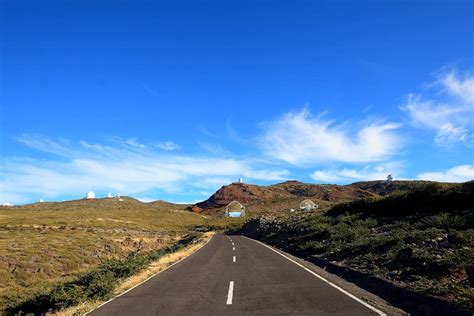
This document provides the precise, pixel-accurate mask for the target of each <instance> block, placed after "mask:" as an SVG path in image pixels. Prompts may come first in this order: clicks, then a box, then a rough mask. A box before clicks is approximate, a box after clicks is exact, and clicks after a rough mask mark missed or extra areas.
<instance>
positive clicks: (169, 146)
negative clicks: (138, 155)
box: [156, 141, 183, 151]
mask: <svg viewBox="0 0 474 316" xmlns="http://www.w3.org/2000/svg"><path fill="white" fill-rule="evenodd" d="M156 146H157V147H158V148H161V149H163V150H168V151H172V150H180V149H181V148H183V147H181V146H180V145H178V144H176V143H175V142H172V141H166V142H161V143H158V144H156Z"/></svg>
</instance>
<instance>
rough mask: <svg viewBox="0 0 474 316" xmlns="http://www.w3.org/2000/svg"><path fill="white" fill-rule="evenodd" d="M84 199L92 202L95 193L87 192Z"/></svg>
mask: <svg viewBox="0 0 474 316" xmlns="http://www.w3.org/2000/svg"><path fill="white" fill-rule="evenodd" d="M86 199H88V200H93V199H95V193H94V192H92V191H89V192H87V195H86Z"/></svg>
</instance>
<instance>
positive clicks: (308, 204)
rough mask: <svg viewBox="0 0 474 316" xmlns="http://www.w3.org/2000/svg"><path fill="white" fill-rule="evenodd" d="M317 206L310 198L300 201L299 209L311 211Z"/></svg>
mask: <svg viewBox="0 0 474 316" xmlns="http://www.w3.org/2000/svg"><path fill="white" fill-rule="evenodd" d="M318 207H319V205H318V204H316V203H314V202H313V201H311V200H310V199H306V200H304V201H302V202H301V203H300V210H302V211H312V210H314V209H316V208H318Z"/></svg>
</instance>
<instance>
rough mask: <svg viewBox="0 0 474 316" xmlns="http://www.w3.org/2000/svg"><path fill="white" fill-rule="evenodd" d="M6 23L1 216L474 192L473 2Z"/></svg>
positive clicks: (33, 8)
mask: <svg viewBox="0 0 474 316" xmlns="http://www.w3.org/2000/svg"><path fill="white" fill-rule="evenodd" d="M0 5H1V10H0V12H1V13H0V14H1V16H0V30H1V32H0V36H1V41H0V44H1V51H0V52H1V64H0V75H1V76H0V80H1V81H0V107H1V112H0V115H1V116H0V133H1V134H0V137H1V143H0V146H1V147H0V150H1V164H0V203H14V204H18V203H28V202H33V201H37V200H39V199H45V200H63V199H73V198H80V197H82V196H84V195H85V192H87V191H88V190H94V191H95V192H96V193H97V194H98V195H99V196H101V195H102V196H104V195H106V194H107V193H108V192H112V193H113V194H117V193H121V194H127V195H131V196H134V197H137V198H140V199H143V200H154V199H165V200H170V201H174V202H194V201H199V200H203V199H206V198H207V197H208V196H209V195H210V194H211V193H212V192H213V191H215V190H216V189H218V188H219V187H220V186H222V185H224V184H228V183H230V182H232V181H236V180H237V179H238V178H240V177H243V178H244V180H245V181H246V182H249V183H256V184H269V183H276V182H281V181H285V180H287V179H297V180H300V181H304V182H312V183H341V184H345V183H351V182H355V181H360V180H371V179H383V178H385V177H386V175H387V174H389V173H391V174H393V175H394V176H395V178H398V179H430V180H438V181H466V180H470V179H473V178H474V154H473V152H474V123H473V122H474V74H473V65H474V58H473V56H474V54H473V53H474V31H473V30H474V22H473V21H474V13H473V12H474V9H473V2H472V1H143V0H138V1H136V0H135V1H131V0H129V1H62V0H61V1H59V0H58V1H42V0H41V1H40V0H35V1H33V0H31V1H27V0H21V1H11V0H0Z"/></svg>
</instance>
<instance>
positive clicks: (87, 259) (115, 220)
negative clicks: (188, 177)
mask: <svg viewBox="0 0 474 316" xmlns="http://www.w3.org/2000/svg"><path fill="white" fill-rule="evenodd" d="M183 209H184V206H179V205H173V204H168V203H159V202H155V203H142V202H140V201H137V200H134V199H130V198H123V201H119V200H118V199H97V200H78V201H69V202H63V203H34V204H30V205H25V206H15V207H0V306H8V305H9V304H10V303H13V302H15V301H21V300H22V299H24V298H26V297H30V296H31V295H33V294H34V293H35V292H36V291H37V290H38V289H41V288H47V287H49V286H50V285H51V284H54V283H55V282H57V281H60V280H64V279H67V278H69V277H70V276H72V275H74V274H77V273H79V272H83V271H87V270H90V269H91V268H92V267H94V266H95V265H97V264H98V263H100V262H101V261H102V260H104V259H110V258H123V257H125V256H126V255H127V254H128V253H130V252H135V251H138V250H140V251H142V250H143V251H147V250H156V249H159V248H161V247H163V246H167V245H170V244H171V243H173V242H175V241H176V240H177V239H179V237H180V236H182V235H183V234H184V233H186V232H188V231H189V230H190V229H192V228H193V227H196V226H200V225H204V224H205V219H204V218H203V217H202V216H200V215H197V214H192V213H189V212H182V210H183Z"/></svg>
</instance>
